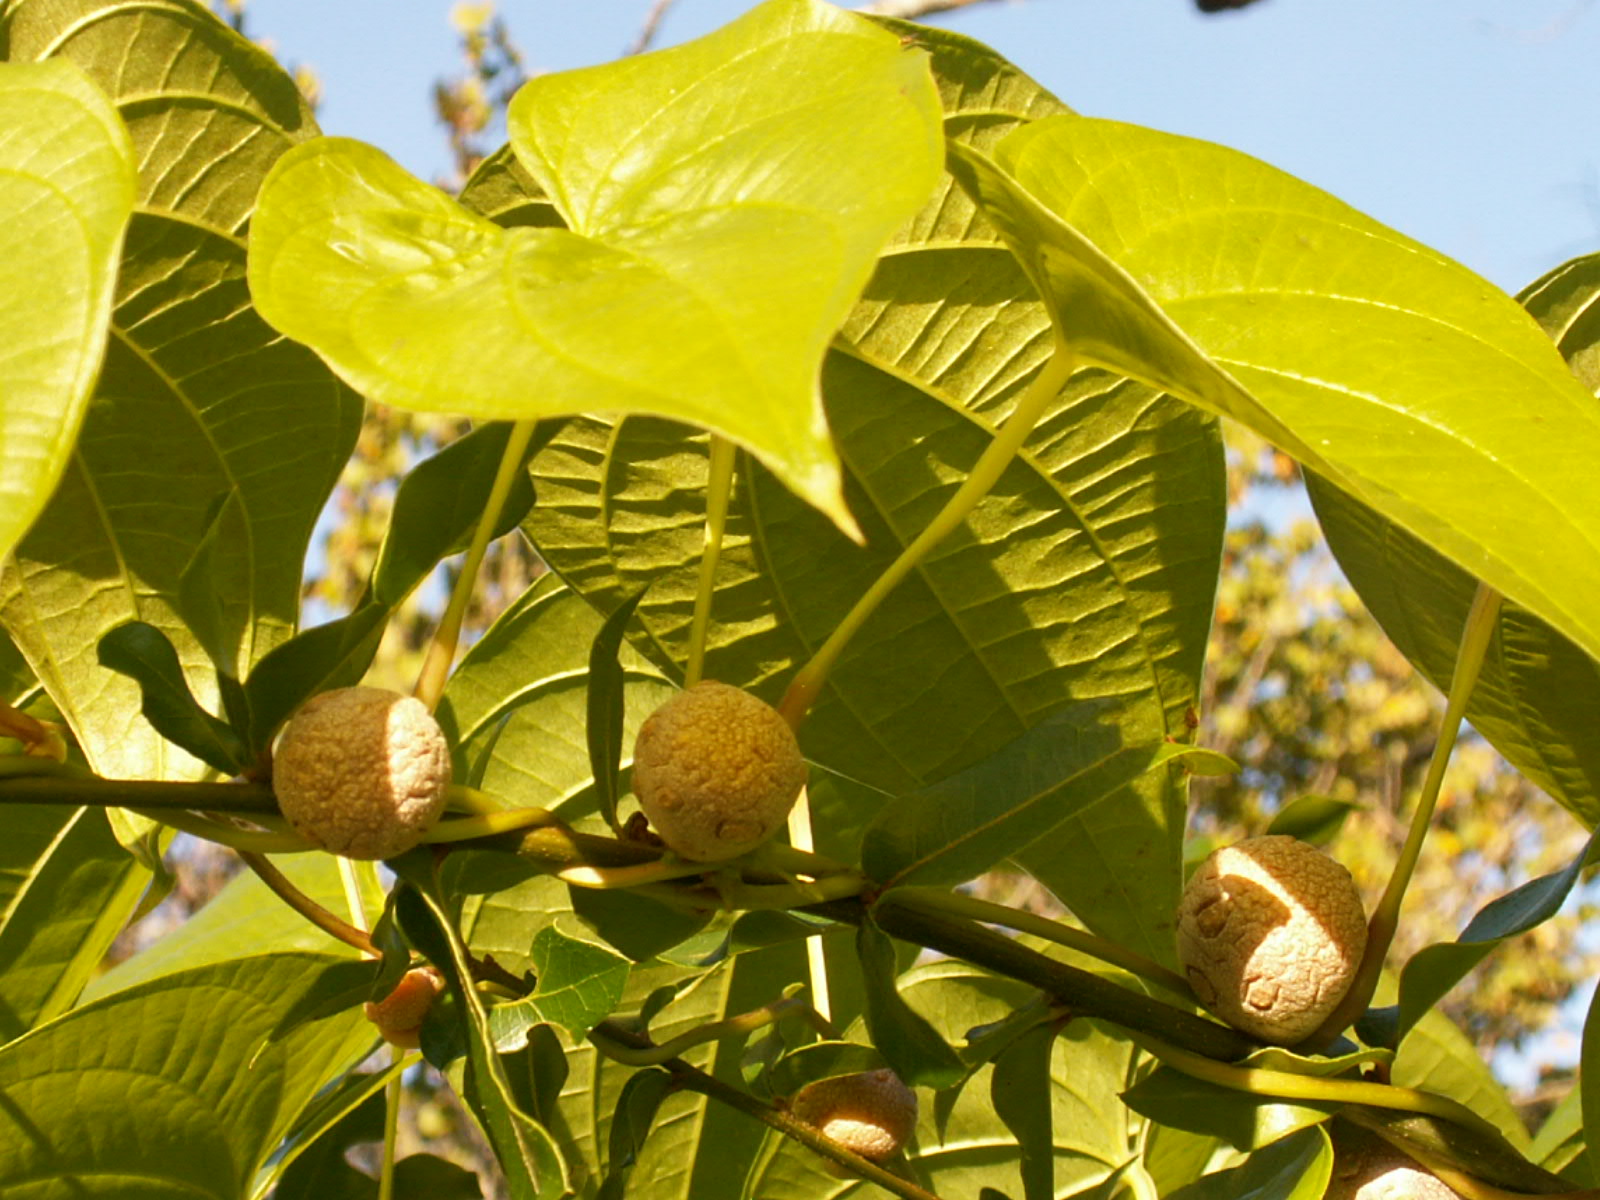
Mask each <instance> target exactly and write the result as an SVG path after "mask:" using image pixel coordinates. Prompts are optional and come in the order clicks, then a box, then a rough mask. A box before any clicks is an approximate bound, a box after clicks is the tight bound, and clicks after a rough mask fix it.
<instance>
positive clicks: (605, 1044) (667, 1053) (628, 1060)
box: [589, 996, 808, 1067]
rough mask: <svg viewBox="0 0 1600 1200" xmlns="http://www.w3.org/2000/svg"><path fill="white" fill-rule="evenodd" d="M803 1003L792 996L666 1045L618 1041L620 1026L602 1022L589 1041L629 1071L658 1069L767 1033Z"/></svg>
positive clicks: (698, 1030)
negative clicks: (700, 1050)
mask: <svg viewBox="0 0 1600 1200" xmlns="http://www.w3.org/2000/svg"><path fill="white" fill-rule="evenodd" d="M807 1007H808V1006H807V1004H806V1002H805V1001H804V1000H801V999H800V998H799V997H797V996H789V997H786V998H785V999H782V1000H777V1001H774V1002H773V1003H771V1004H764V1005H762V1006H761V1007H760V1008H757V1009H753V1010H752V1011H750V1012H747V1013H740V1014H739V1015H738V1016H736V1017H728V1018H727V1019H726V1020H722V1021H712V1022H710V1023H708V1024H705V1025H700V1026H697V1027H696V1028H694V1029H691V1030H689V1031H688V1032H687V1033H680V1034H679V1035H678V1036H677V1037H675V1038H671V1039H670V1040H668V1041H665V1042H659V1043H656V1042H652V1043H650V1044H649V1045H647V1046H637V1045H634V1044H632V1043H627V1042H621V1041H617V1040H615V1039H614V1038H612V1037H611V1036H610V1035H611V1033H612V1031H613V1030H614V1029H618V1028H620V1026H616V1025H613V1023H612V1022H610V1021H603V1022H601V1024H600V1025H597V1026H596V1027H595V1028H594V1030H593V1031H591V1033H590V1034H589V1040H590V1041H592V1042H593V1043H594V1044H595V1046H596V1048H597V1049H599V1050H600V1052H601V1053H603V1054H604V1055H605V1056H606V1057H607V1058H614V1059H616V1060H617V1061H618V1062H619V1063H622V1064H624V1065H625V1066H630V1067H656V1066H660V1065H661V1064H662V1063H664V1062H666V1061H667V1060H668V1059H671V1058H677V1057H679V1056H680V1055H682V1054H684V1053H686V1052H688V1051H690V1050H692V1049H694V1048H695V1047H696V1046H703V1045H705V1044H706V1043H707V1042H720V1041H722V1040H723V1039H725V1038H731V1037H744V1036H746V1035H748V1034H751V1033H754V1032H755V1031H756V1030H758V1029H765V1028H766V1027H767V1026H768V1025H776V1024H777V1023H778V1022H779V1021H780V1020H782V1019H783V1018H784V1017H786V1016H787V1015H788V1014H790V1013H792V1012H799V1011H801V1010H803V1009H805V1008H807Z"/></svg>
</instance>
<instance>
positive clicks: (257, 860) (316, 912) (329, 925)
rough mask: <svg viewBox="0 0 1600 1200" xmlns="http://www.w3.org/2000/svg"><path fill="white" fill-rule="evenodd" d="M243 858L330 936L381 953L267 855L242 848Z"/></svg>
mask: <svg viewBox="0 0 1600 1200" xmlns="http://www.w3.org/2000/svg"><path fill="white" fill-rule="evenodd" d="M239 859H240V861H242V862H243V863H244V865H245V866H247V867H249V868H250V869H251V870H252V871H254V872H255V873H256V876H257V877H258V878H259V879H260V880H261V882H262V883H264V884H266V885H267V887H268V889H269V890H270V891H271V892H272V893H273V894H274V895H275V896H277V897H278V899H280V900H282V901H283V902H284V903H285V904H287V905H288V906H289V907H290V908H292V909H294V910H295V912H297V913H299V914H300V915H301V916H302V917H304V918H305V919H306V920H308V921H310V922H311V923H312V924H313V925H315V926H316V927H317V928H318V929H320V930H322V932H324V933H326V934H327V935H328V936H329V937H332V938H336V939H338V940H339V941H341V942H344V943H345V944H346V945H348V946H354V947H355V948H356V949H357V950H359V951H361V953H363V954H366V955H370V956H371V957H373V958H378V957H380V955H379V953H378V950H377V947H375V946H374V945H373V944H372V939H371V938H370V937H368V936H367V935H366V934H365V933H363V932H362V931H361V930H359V929H357V928H356V927H355V926H354V925H351V924H349V923H348V922H346V921H342V920H340V919H339V918H338V917H336V916H334V915H333V914H332V913H331V912H329V911H328V910H327V909H325V908H323V907H322V905H320V904H318V903H317V902H316V901H315V900H313V899H312V898H311V897H310V896H308V895H306V894H305V893H304V892H302V891H301V890H300V889H299V888H297V887H295V885H294V884H292V883H290V882H289V880H288V878H287V877H286V876H285V875H284V873H283V872H282V871H280V870H278V868H277V867H275V866H273V865H272V863H270V862H269V861H267V859H266V858H265V857H264V856H263V855H260V854H256V853H254V852H253V851H249V850H241V851H240V852H239Z"/></svg>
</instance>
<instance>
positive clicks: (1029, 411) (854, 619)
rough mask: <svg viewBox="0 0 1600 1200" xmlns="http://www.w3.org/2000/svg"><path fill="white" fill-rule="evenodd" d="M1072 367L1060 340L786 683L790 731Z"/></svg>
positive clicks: (1013, 449)
mask: <svg viewBox="0 0 1600 1200" xmlns="http://www.w3.org/2000/svg"><path fill="white" fill-rule="evenodd" d="M1076 366H1077V356H1076V354H1074V353H1073V351H1072V349H1071V347H1069V346H1068V345H1067V344H1066V343H1065V342H1064V341H1061V340H1060V339H1059V338H1058V339H1057V341H1056V346H1055V349H1054V351H1053V352H1052V353H1051V355H1050V357H1049V358H1048V359H1047V360H1046V361H1045V364H1044V366H1043V367H1041V368H1040V369H1039V373H1038V374H1037V375H1035V376H1034V377H1033V381H1032V382H1031V383H1029V384H1028V386H1027V388H1026V389H1025V390H1024V391H1023V393H1022V396H1021V397H1020V398H1019V399H1018V401H1017V407H1016V408H1015V409H1014V410H1013V411H1012V413H1011V416H1010V417H1009V418H1008V419H1007V421H1006V423H1005V424H1004V425H1002V426H1001V427H1000V429H999V430H998V431H997V432H996V433H995V436H994V440H993V441H992V442H990V443H989V445H988V446H987V447H986V448H985V449H984V452H983V453H982V454H981V455H980V456H979V457H978V461H977V462H976V463H974V464H973V467H972V471H971V473H970V474H969V475H968V476H967V477H966V479H965V480H963V481H962V483H961V486H960V487H959V488H957V489H956V491H955V494H954V495H952V496H951V497H950V499H949V500H947V501H946V502H945V506H944V507H943V508H942V509H940V510H939V512H938V513H937V514H936V515H935V516H934V518H933V520H931V521H929V522H928V525H927V527H926V528H925V529H923V531H922V532H921V533H919V534H918V535H917V536H916V537H915V538H913V539H912V540H911V542H910V544H909V545H907V546H906V548H905V549H904V550H902V551H901V552H900V556H899V557H898V558H896V559H895V560H894V562H892V563H890V564H889V566H888V567H887V568H886V569H885V570H884V572H883V574H882V575H880V576H878V578H877V580H876V582H874V583H873V585H872V586H871V587H870V588H868V589H867V590H866V592H865V593H864V594H863V595H862V597H861V598H860V599H859V600H857V601H856V603H855V607H853V608H852V609H851V610H850V611H849V612H848V613H846V614H845V618H844V620H842V621H840V622H839V625H838V628H836V629H835V630H834V631H833V633H832V635H831V636H829V638H828V640H827V641H826V642H824V643H823V644H822V648H821V649H819V650H818V651H817V652H816V653H815V654H813V655H812V656H811V661H810V662H808V663H806V665H805V666H803V667H802V668H800V670H799V672H798V673H797V674H796V675H795V677H794V678H793V679H792V680H791V681H790V682H789V689H788V691H786V692H785V693H784V695H783V700H782V701H781V702H780V703H779V705H778V711H779V712H780V713H782V714H783V716H784V719H785V720H787V721H788V722H789V724H790V725H792V726H794V727H795V728H796V729H798V728H799V727H800V725H801V723H802V722H803V721H804V720H805V716H806V713H807V712H808V711H810V708H811V705H812V704H813V703H815V702H816V699H817V697H818V695H820V694H821V692H822V688H823V685H824V684H826V683H827V681H828V674H829V672H831V671H832V670H833V667H834V664H835V663H836V662H838V660H839V656H840V655H841V654H843V653H844V649H845V647H846V646H848V645H849V644H850V640H851V639H852V638H854V637H855V635H856V634H857V633H859V632H861V627H862V626H863V625H865V624H866V623H867V618H869V617H870V616H872V614H873V613H874V612H876V611H877V609H878V606H879V605H880V604H882V603H883V601H884V600H885V599H887V598H888V596H889V593H890V592H892V591H894V589H895V588H896V587H898V586H899V585H900V583H901V582H902V581H903V580H904V579H905V577H906V576H907V575H909V574H911V572H912V571H913V570H915V569H916V567H917V564H918V563H920V562H922V560H923V559H925V558H926V557H927V556H928V553H929V552H930V551H931V550H932V549H933V548H934V547H935V546H937V545H938V544H939V543H940V542H942V541H943V540H944V539H945V538H946V537H947V536H949V535H950V534H951V533H952V532H954V530H955V529H956V528H957V527H958V526H959V525H960V524H961V522H963V521H964V520H966V518H967V514H968V513H970V512H971V511H972V510H973V509H974V508H976V507H977V505H978V502H979V501H980V500H982V499H983V498H984V497H985V496H986V495H988V494H989V491H990V489H992V488H993V487H994V485H995V484H996V483H997V482H999V479H1000V476H1001V475H1002V474H1004V473H1005V469H1006V468H1007V467H1008V466H1010V465H1011V462H1012V460H1013V459H1014V458H1016V456H1017V452H1018V451H1019V450H1021V449H1022V444H1023V442H1025V441H1027V438H1028V435H1029V434H1030V433H1032V432H1033V427H1034V426H1035V425H1037V424H1038V423H1039V418H1040V417H1041V416H1043V415H1044V411H1045V409H1046V407H1047V406H1048V405H1049V404H1050V402H1051V401H1052V400H1054V399H1055V398H1056V395H1057V394H1058V393H1059V392H1060V391H1061V389H1062V387H1063V386H1064V385H1065V384H1066V382H1067V380H1068V379H1069V378H1071V376H1072V372H1073V370H1074V369H1075V368H1076Z"/></svg>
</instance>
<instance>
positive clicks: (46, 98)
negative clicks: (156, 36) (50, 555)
mask: <svg viewBox="0 0 1600 1200" xmlns="http://www.w3.org/2000/svg"><path fill="white" fill-rule="evenodd" d="M0 129H4V130H5V131H6V137H5V142H4V144H3V146H0V211H3V212H4V213H5V214H6V219H5V221H4V222H3V223H0V264H3V266H0V272H3V274H0V377H3V378H4V379H5V381H6V387H5V394H4V397H3V398H0V557H4V556H5V555H6V554H7V553H8V552H9V551H10V549H11V547H12V546H14V545H16V543H17V539H18V538H20V537H21V536H22V534H23V532H24V531H25V530H26V529H27V528H28V526H29V525H30V524H32V522H33V519H34V518H35V517H37V516H38V515H39V513H40V511H41V510H42V509H43V508H44V506H45V501H46V500H48V499H49V498H50V493H51V491H52V490H53V489H54V488H55V484H56V480H57V479H59V478H60V477H61V472H62V471H63V470H64V469H65V468H66V465H67V459H68V458H69V457H70V456H71V454H72V447H73V443H74V442H75V441H76V440H77V436H78V425H79V423H80V422H81V421H82V420H83V411H84V407H85V406H86V405H87V403H88V400H89V392H90V389H91V388H92V387H93V386H94V377H95V373H96V372H97V371H98V370H99V369H100V357H101V355H102V354H103V353H104V352H105V345H106V323H107V320H108V319H109V317H110V315H111V293H112V286H113V284H114V283H115V281H116V275H117V260H118V259H119V258H120V257H121V251H122V233H123V229H124V228H125V227H126V225H127V222H128V215H129V214H130V213H131V212H132V211H133V183H134V168H133V147H132V146H130V145H129V143H128V133H127V130H125V129H124V128H123V126H122V122H121V121H120V120H118V119H117V114H116V112H115V110H114V109H113V108H112V107H111V104H110V102H109V101H107V99H106V97H105V94H104V93H103V92H101V91H100V89H99V88H97V87H95V86H94V84H92V83H90V82H89V80H88V79H87V78H85V76H84V74H83V72H82V71H80V70H78V69H77V68H75V67H73V66H72V65H71V64H70V63H59V62H57V63H6V64H0Z"/></svg>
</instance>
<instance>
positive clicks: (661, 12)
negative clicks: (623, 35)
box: [623, 0, 676, 55]
mask: <svg viewBox="0 0 1600 1200" xmlns="http://www.w3.org/2000/svg"><path fill="white" fill-rule="evenodd" d="M674 3H676V0H654V3H652V4H651V5H650V11H649V12H647V13H645V15H644V23H643V24H642V25H640V26H639V32H638V33H637V34H636V35H635V36H634V39H633V43H632V44H631V45H630V46H629V47H628V48H627V50H625V51H624V52H623V53H624V54H626V55H633V54H643V53H644V52H645V51H646V50H648V49H650V43H651V42H653V41H655V40H656V32H657V31H658V30H659V29H660V28H661V19H662V18H663V17H665V16H666V15H667V10H668V9H670V8H671V7H672V6H673V4H674Z"/></svg>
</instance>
